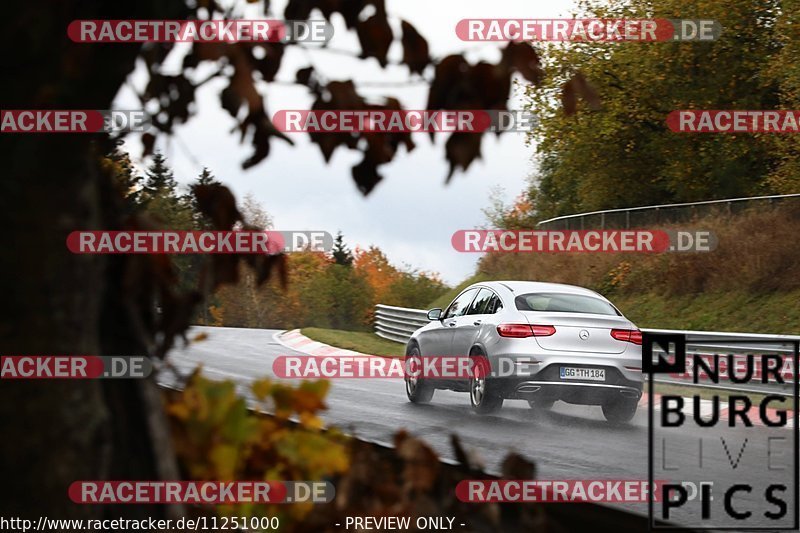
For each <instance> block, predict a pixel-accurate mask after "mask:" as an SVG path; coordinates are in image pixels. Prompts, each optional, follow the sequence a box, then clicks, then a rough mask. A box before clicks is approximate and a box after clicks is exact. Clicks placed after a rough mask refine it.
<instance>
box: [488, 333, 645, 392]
mask: <svg viewBox="0 0 800 533" xmlns="http://www.w3.org/2000/svg"><path fill="white" fill-rule="evenodd" d="M636 348H638V346H637V347H636ZM498 359H503V358H490V360H491V364H492V367H493V368H498V366H495V365H496V364H497V365H500V364H501V362H500V361H499V360H498ZM504 359H505V360H506V363H505V365H506V366H509V363H508V362H507V361H508V360H509V357H508V356H506V357H505V358H504ZM510 359H511V360H512V361H513V363H511V366H512V368H511V369H508V370H510V372H508V371H507V372H505V373H499V374H495V382H496V385H495V386H496V387H497V389H498V391H499V392H501V394H502V395H503V396H504V397H506V398H509V399H520V400H536V399H539V400H542V401H544V402H550V401H555V400H561V401H564V402H567V403H573V404H581V405H601V404H603V403H606V402H609V401H614V400H618V399H628V400H634V399H635V400H638V399H639V398H641V396H642V387H643V385H644V380H643V375H642V372H641V350H637V349H631V350H626V352H625V353H623V354H575V353H566V352H561V353H546V354H544V353H541V352H540V353H537V354H534V355H521V354H512V356H511V358H510ZM534 361H535V362H534ZM562 366H567V367H581V368H593V369H604V370H605V380H604V381H591V380H579V379H577V380H576V379H569V380H566V379H561V376H560V368H561V367H562Z"/></svg>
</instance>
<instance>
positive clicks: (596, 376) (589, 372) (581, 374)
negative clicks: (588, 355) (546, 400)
mask: <svg viewBox="0 0 800 533" xmlns="http://www.w3.org/2000/svg"><path fill="white" fill-rule="evenodd" d="M561 379H588V380H589V381H605V380H606V370H605V369H604V368H580V367H574V366H562V367H561Z"/></svg>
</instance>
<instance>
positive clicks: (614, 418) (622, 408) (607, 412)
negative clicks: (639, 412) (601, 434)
mask: <svg viewBox="0 0 800 533" xmlns="http://www.w3.org/2000/svg"><path fill="white" fill-rule="evenodd" d="M602 407H603V416H605V417H606V420H608V421H609V422H610V423H612V424H624V423H626V422H630V421H631V420H632V419H633V416H634V415H635V414H636V409H637V408H638V407H639V402H638V400H616V401H613V402H606V403H604V404H603V406H602Z"/></svg>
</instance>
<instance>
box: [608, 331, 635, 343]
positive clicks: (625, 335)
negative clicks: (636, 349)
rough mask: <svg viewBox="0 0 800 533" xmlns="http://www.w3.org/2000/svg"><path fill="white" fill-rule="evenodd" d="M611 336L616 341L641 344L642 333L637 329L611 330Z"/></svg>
mask: <svg viewBox="0 0 800 533" xmlns="http://www.w3.org/2000/svg"><path fill="white" fill-rule="evenodd" d="M611 336H612V337H614V338H615V339H617V340H618V341H623V342H632V343H633V344H639V345H641V344H642V332H641V331H639V330H638V329H612V330H611Z"/></svg>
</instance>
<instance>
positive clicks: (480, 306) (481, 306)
mask: <svg viewBox="0 0 800 533" xmlns="http://www.w3.org/2000/svg"><path fill="white" fill-rule="evenodd" d="M492 296H494V293H493V292H492V291H490V290H489V289H481V290H480V292H478V296H477V297H476V298H475V301H473V302H472V305H470V306H469V311H467V314H468V315H483V314H486V313H488V311H487V310H486V308H487V306H488V305H489V303H490V302H491V300H492Z"/></svg>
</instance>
